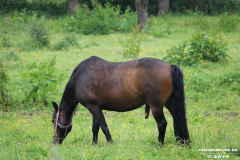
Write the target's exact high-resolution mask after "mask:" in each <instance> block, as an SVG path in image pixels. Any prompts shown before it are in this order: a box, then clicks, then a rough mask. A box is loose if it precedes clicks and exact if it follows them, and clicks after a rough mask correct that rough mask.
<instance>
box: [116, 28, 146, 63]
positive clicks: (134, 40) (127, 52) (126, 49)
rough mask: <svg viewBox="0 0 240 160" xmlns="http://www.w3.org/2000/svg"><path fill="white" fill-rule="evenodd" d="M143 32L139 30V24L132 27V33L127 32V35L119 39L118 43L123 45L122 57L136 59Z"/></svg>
mask: <svg viewBox="0 0 240 160" xmlns="http://www.w3.org/2000/svg"><path fill="white" fill-rule="evenodd" d="M143 35H144V32H141V31H140V26H138V27H136V28H134V29H133V31H132V33H130V34H129V36H128V37H127V38H126V39H124V40H121V38H120V43H121V44H122V46H123V53H122V54H123V57H124V58H130V59H136V58H138V56H139V54H140V51H141V48H140V47H141V42H142V38H143Z"/></svg>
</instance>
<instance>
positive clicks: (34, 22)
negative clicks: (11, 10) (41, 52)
mask: <svg viewBox="0 0 240 160" xmlns="http://www.w3.org/2000/svg"><path fill="white" fill-rule="evenodd" d="M44 23H45V18H44V16H43V17H41V18H40V19H39V18H37V13H35V14H34V15H33V16H32V17H31V24H30V35H31V38H32V41H33V46H35V47H45V46H47V45H49V36H48V31H47V28H46V26H45V24H44Z"/></svg>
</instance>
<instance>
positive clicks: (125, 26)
mask: <svg viewBox="0 0 240 160" xmlns="http://www.w3.org/2000/svg"><path fill="white" fill-rule="evenodd" d="M92 6H93V9H92V10H90V9H89V8H88V6H87V5H80V6H79V8H78V9H77V11H76V14H75V16H72V17H70V18H69V20H68V23H67V24H66V25H65V27H67V29H68V30H69V31H75V32H80V33H82V34H109V33H111V32H113V31H129V30H130V29H132V28H133V26H135V25H136V23H137V17H136V15H135V14H133V13H131V12H130V8H127V9H126V11H125V14H123V15H121V16H120V13H121V12H120V6H117V7H112V6H111V5H110V3H106V4H105V5H104V7H103V6H102V5H101V4H100V3H99V4H98V3H97V2H95V1H92Z"/></svg>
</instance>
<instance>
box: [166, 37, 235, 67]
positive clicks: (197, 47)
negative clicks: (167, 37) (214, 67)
mask: <svg viewBox="0 0 240 160" xmlns="http://www.w3.org/2000/svg"><path fill="white" fill-rule="evenodd" d="M226 45H227V44H226V43H224V42H223V41H222V40H221V37H220V36H215V37H211V36H209V35H207V34H206V32H197V33H196V34H193V35H192V39H190V43H189V47H188V51H187V52H186V53H185V52H184V51H185V48H186V47H187V46H188V45H187V44H186V42H184V43H183V44H180V45H179V46H178V47H176V46H174V47H172V48H170V50H168V51H167V53H168V54H167V56H165V57H164V60H166V61H168V62H170V63H177V64H185V65H193V64H195V63H198V62H201V61H204V60H207V61H211V62H223V61H225V60H226V59H227V57H228V58H231V57H230V56H228V55H227V54H226V52H227V48H226Z"/></svg>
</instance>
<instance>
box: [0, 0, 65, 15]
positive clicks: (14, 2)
mask: <svg viewBox="0 0 240 160" xmlns="http://www.w3.org/2000/svg"><path fill="white" fill-rule="evenodd" d="M0 8H1V10H0V13H9V12H12V11H14V10H22V9H23V8H26V10H28V11H30V10H31V11H36V12H38V13H47V14H50V15H55V16H56V15H64V14H66V13H67V12H68V1H67V0H57V1H56V0H37V1H34V0H3V1H0Z"/></svg>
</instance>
